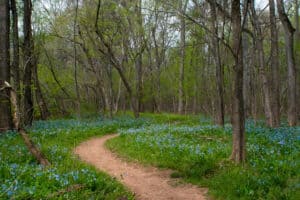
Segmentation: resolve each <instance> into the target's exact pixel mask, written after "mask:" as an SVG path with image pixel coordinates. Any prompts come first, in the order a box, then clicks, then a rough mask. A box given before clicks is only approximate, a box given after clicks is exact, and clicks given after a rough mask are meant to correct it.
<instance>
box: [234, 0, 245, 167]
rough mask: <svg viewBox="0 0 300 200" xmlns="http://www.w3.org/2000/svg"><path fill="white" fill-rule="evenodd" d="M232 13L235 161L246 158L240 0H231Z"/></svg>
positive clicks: (238, 161)
mask: <svg viewBox="0 0 300 200" xmlns="http://www.w3.org/2000/svg"><path fill="white" fill-rule="evenodd" d="M231 9H232V11H231V13H232V34H233V35H232V38H233V51H234V61H235V64H234V95H233V100H234V102H233V114H232V134H233V147H232V154H231V159H232V160H233V161H235V162H236V163H242V162H244V161H245V160H246V144H245V143H246V142H245V140H246V139H245V116H244V98H243V51H242V49H243V48H242V24H241V11H240V0H233V1H232V5H231Z"/></svg>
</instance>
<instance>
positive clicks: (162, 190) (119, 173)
mask: <svg viewBox="0 0 300 200" xmlns="http://www.w3.org/2000/svg"><path fill="white" fill-rule="evenodd" d="M117 136H118V135H117V134H114V135H107V136H103V137H101V138H93V139H90V140H88V141H86V142H83V143H81V144H80V145H79V146H78V147H76V148H75V151H74V152H75V154H77V155H78V156H79V157H80V159H81V160H83V161H85V162H87V163H89V164H91V165H94V166H95V167H97V168H98V169H100V170H102V171H105V172H106V173H108V174H110V175H111V176H114V177H116V178H117V179H118V180H119V181H120V182H122V183H123V184H124V185H126V186H127V187H128V188H129V189H130V190H131V191H133V192H134V193H135V197H136V199H138V200H169V199H172V200H196V199H197V200H203V199H207V198H206V195H205V194H206V192H207V190H206V189H202V188H199V187H196V186H193V185H191V184H185V185H183V184H179V183H178V180H176V179H172V178H170V174H171V171H170V170H160V169H157V168H154V167H144V166H141V165H139V164H137V163H128V162H125V161H123V160H122V159H120V158H118V157H117V156H116V155H115V154H113V153H112V152H110V151H109V150H108V149H106V148H105V146H104V143H105V142H106V141H107V140H109V139H111V138H114V137H117Z"/></svg>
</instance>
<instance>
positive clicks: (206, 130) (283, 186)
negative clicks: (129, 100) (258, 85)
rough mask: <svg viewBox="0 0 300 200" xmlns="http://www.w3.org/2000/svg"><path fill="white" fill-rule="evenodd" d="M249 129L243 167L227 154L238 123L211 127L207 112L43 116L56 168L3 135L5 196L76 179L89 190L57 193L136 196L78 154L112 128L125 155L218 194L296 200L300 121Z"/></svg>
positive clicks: (45, 190) (1, 191)
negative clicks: (204, 114)
mask: <svg viewBox="0 0 300 200" xmlns="http://www.w3.org/2000/svg"><path fill="white" fill-rule="evenodd" d="M246 128H247V137H248V138H247V149H248V152H247V156H248V161H247V164H246V165H245V166H243V167H241V166H235V165H233V164H232V163H231V162H229V161H228V160H227V158H228V157H229V155H230V151H231V126H230V125H226V126H225V128H224V129H222V128H219V127H217V126H213V125H210V120H209V119H206V118H205V117H199V116H179V115H169V114H161V115H159V114H157V115H153V114H149V113H144V114H142V118H141V119H138V120H135V119H133V118H132V117H130V116H128V115H126V116H118V117H116V118H115V119H114V120H107V119H103V118H95V117H91V118H88V119H85V120H76V119H65V120H50V121H44V122H43V121H37V122H35V123H34V125H33V127H32V128H30V129H28V132H29V133H30V136H31V138H32V139H33V140H34V142H35V143H36V144H37V145H38V146H39V147H40V148H41V149H42V151H43V153H45V155H46V156H47V158H48V159H49V160H50V162H51V163H52V166H51V167H50V168H46V169H43V168H42V167H41V166H40V165H38V164H37V163H36V161H35V160H34V158H33V157H32V156H31V155H30V154H29V153H28V150H27V149H26V147H25V145H24V144H23V141H22V139H21V138H20V136H19V135H18V134H17V133H14V132H7V133H6V134H3V135H0V160H1V162H0V199H51V198H49V197H51V195H52V194H55V192H57V191H59V190H61V189H64V188H66V187H68V186H71V185H74V184H80V185H83V186H84V188H83V189H81V190H78V191H73V192H68V193H65V194H63V195H60V196H55V197H52V199H118V198H120V197H124V196H126V197H128V199H133V198H134V197H133V195H132V194H131V193H130V192H129V191H127V190H126V189H125V188H124V187H123V186H122V185H121V184H120V183H118V182H117V181H116V180H114V179H113V178H111V177H109V176H107V175H106V174H104V173H101V172H99V171H97V170H96V169H94V168H93V167H90V166H88V165H86V164H84V163H82V162H81V161H79V160H78V158H76V157H75V156H74V155H73V154H72V150H73V149H74V147H75V146H76V145H78V144H79V143H80V142H82V141H84V140H87V139H88V138H90V137H93V136H101V135H104V134H107V133H113V132H119V133H121V137H118V138H115V139H113V140H111V141H109V142H108V144H107V145H108V146H109V147H110V148H111V149H113V150H114V151H116V152H118V153H119V154H120V155H121V156H123V157H124V158H127V159H129V160H134V161H138V162H141V163H143V164H145V165H155V166H158V167H162V168H171V169H174V170H175V171H174V173H173V174H172V175H171V176H172V177H173V178H178V177H182V178H183V179H184V180H186V181H188V182H192V183H194V184H199V185H202V186H206V187H209V191H210V194H211V196H213V197H214V198H216V199H297V198H298V197H299V196H300V194H299V189H300V183H299V174H300V173H299V169H300V167H299V155H298V154H299V147H300V142H299V141H300V127H295V128H289V127H286V126H283V127H281V128H278V129H268V128H265V127H263V126H261V125H257V126H254V125H253V123H251V122H250V123H248V124H247V127H246Z"/></svg>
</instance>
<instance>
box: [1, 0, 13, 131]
mask: <svg viewBox="0 0 300 200" xmlns="http://www.w3.org/2000/svg"><path fill="white" fill-rule="evenodd" d="M0 30H1V31H0V113H1V114H0V132H2V131H6V130H8V129H10V128H11V126H12V117H11V107H10V102H9V91H8V90H7V89H5V88H4V87H5V86H4V85H5V84H4V82H5V81H7V82H9V81H10V66H9V65H10V62H9V1H6V0H0ZM1 88H3V89H1Z"/></svg>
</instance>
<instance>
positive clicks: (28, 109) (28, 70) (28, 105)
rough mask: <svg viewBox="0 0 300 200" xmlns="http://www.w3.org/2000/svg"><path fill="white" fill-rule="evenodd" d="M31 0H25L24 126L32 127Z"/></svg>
mask: <svg viewBox="0 0 300 200" xmlns="http://www.w3.org/2000/svg"><path fill="white" fill-rule="evenodd" d="M31 12H32V4H31V0H24V22H23V23H24V24H23V26H24V66H25V70H24V78H23V82H24V83H23V84H24V110H23V112H24V113H23V114H24V125H31V124H32V121H33V100H32V89H31V86H32V69H33V39H32V28H31Z"/></svg>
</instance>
